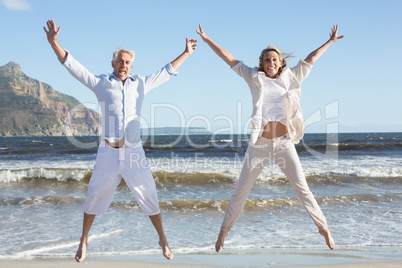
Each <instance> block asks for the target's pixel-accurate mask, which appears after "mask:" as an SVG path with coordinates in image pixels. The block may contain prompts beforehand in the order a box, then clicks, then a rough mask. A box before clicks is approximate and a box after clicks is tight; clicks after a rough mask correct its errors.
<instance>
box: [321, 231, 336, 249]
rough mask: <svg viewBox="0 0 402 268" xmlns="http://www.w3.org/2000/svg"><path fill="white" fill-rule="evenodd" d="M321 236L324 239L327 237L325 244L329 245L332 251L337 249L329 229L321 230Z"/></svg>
mask: <svg viewBox="0 0 402 268" xmlns="http://www.w3.org/2000/svg"><path fill="white" fill-rule="evenodd" d="M319 233H320V235H322V236H323V237H325V242H326V243H327V245H328V247H329V248H330V249H334V248H335V241H334V239H333V238H332V235H331V233H330V232H329V230H328V229H320V230H319Z"/></svg>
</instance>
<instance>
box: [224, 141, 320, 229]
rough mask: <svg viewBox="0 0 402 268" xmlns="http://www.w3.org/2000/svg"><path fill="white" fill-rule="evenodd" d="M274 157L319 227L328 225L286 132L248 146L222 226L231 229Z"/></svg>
mask: <svg viewBox="0 0 402 268" xmlns="http://www.w3.org/2000/svg"><path fill="white" fill-rule="evenodd" d="M271 160H274V161H275V162H276V164H277V165H278V166H279V167H280V169H281V170H282V172H283V173H285V175H286V177H287V178H288V180H289V182H290V185H291V186H292V187H293V189H294V191H295V192H296V194H297V196H298V197H299V199H300V200H301V202H302V203H303V206H304V207H305V209H306V210H307V212H308V213H309V215H310V217H311V218H312V219H313V221H314V223H315V225H316V226H317V227H318V228H319V229H327V228H328V227H327V222H326V219H325V217H324V215H323V213H322V211H321V208H320V207H319V206H318V204H317V201H316V200H315V198H314V196H313V194H312V193H311V191H310V189H309V187H308V185H307V182H306V178H305V176H304V172H303V169H302V166H301V163H300V160H299V156H298V155H297V151H296V148H295V146H294V144H293V143H292V141H291V140H290V138H289V137H288V134H285V135H283V136H281V137H279V138H277V139H273V140H271V139H267V138H264V137H260V138H259V139H258V140H257V142H256V143H255V144H254V145H249V146H248V148H247V151H246V154H245V158H244V163H243V168H242V170H241V173H240V177H239V181H238V183H237V185H236V189H235V192H234V194H233V195H232V198H231V199H230V202H229V205H228V207H227V209H226V213H225V218H224V220H223V223H222V226H221V230H222V231H224V232H229V230H230V229H231V228H232V227H233V225H234V224H235V223H236V221H237V220H238V218H239V217H240V214H241V211H242V209H243V207H244V204H245V203H246V200H247V196H248V194H249V192H250V190H251V188H252V186H253V185H254V182H255V181H256V179H257V177H258V175H259V174H260V173H261V171H262V169H263V168H264V166H265V165H267V164H268V163H269V162H270V161H271Z"/></svg>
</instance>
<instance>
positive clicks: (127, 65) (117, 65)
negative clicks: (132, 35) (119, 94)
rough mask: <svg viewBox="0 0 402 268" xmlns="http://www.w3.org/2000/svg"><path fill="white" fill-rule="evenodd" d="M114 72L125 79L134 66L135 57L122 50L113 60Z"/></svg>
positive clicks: (121, 78)
mask: <svg viewBox="0 0 402 268" xmlns="http://www.w3.org/2000/svg"><path fill="white" fill-rule="evenodd" d="M112 67H113V70H114V71H113V72H114V74H115V75H116V76H117V78H119V79H120V80H121V81H125V80H126V79H127V77H128V76H129V75H130V71H131V68H132V67H133V59H132V57H131V55H130V54H128V53H126V52H120V53H119V56H118V57H117V59H116V61H112Z"/></svg>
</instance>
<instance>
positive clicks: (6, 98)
mask: <svg viewBox="0 0 402 268" xmlns="http://www.w3.org/2000/svg"><path fill="white" fill-rule="evenodd" d="M99 120H100V115H99V114H98V113H96V112H95V111H93V110H90V109H88V108H86V107H84V106H83V105H81V104H80V102H79V101H78V100H77V99H75V98H73V97H71V96H68V95H65V94H62V93H60V92H57V91H56V90H54V89H53V88H52V87H51V86H49V85H47V84H45V83H42V82H40V81H38V80H35V79H32V78H30V77H28V76H26V75H25V74H24V73H23V72H22V70H21V67H20V65H18V64H16V63H14V62H10V63H8V64H6V65H4V66H2V67H0V136H66V135H67V136H81V135H100V132H101V129H100V124H99Z"/></svg>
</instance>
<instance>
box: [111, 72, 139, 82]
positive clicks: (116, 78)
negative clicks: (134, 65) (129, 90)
mask: <svg viewBox="0 0 402 268" xmlns="http://www.w3.org/2000/svg"><path fill="white" fill-rule="evenodd" d="M109 79H115V80H117V81H121V80H120V79H119V78H118V77H117V76H116V75H115V74H114V73H111V74H109ZM127 79H130V80H131V81H134V80H135V78H134V77H133V76H131V74H129V76H128V77H127Z"/></svg>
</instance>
